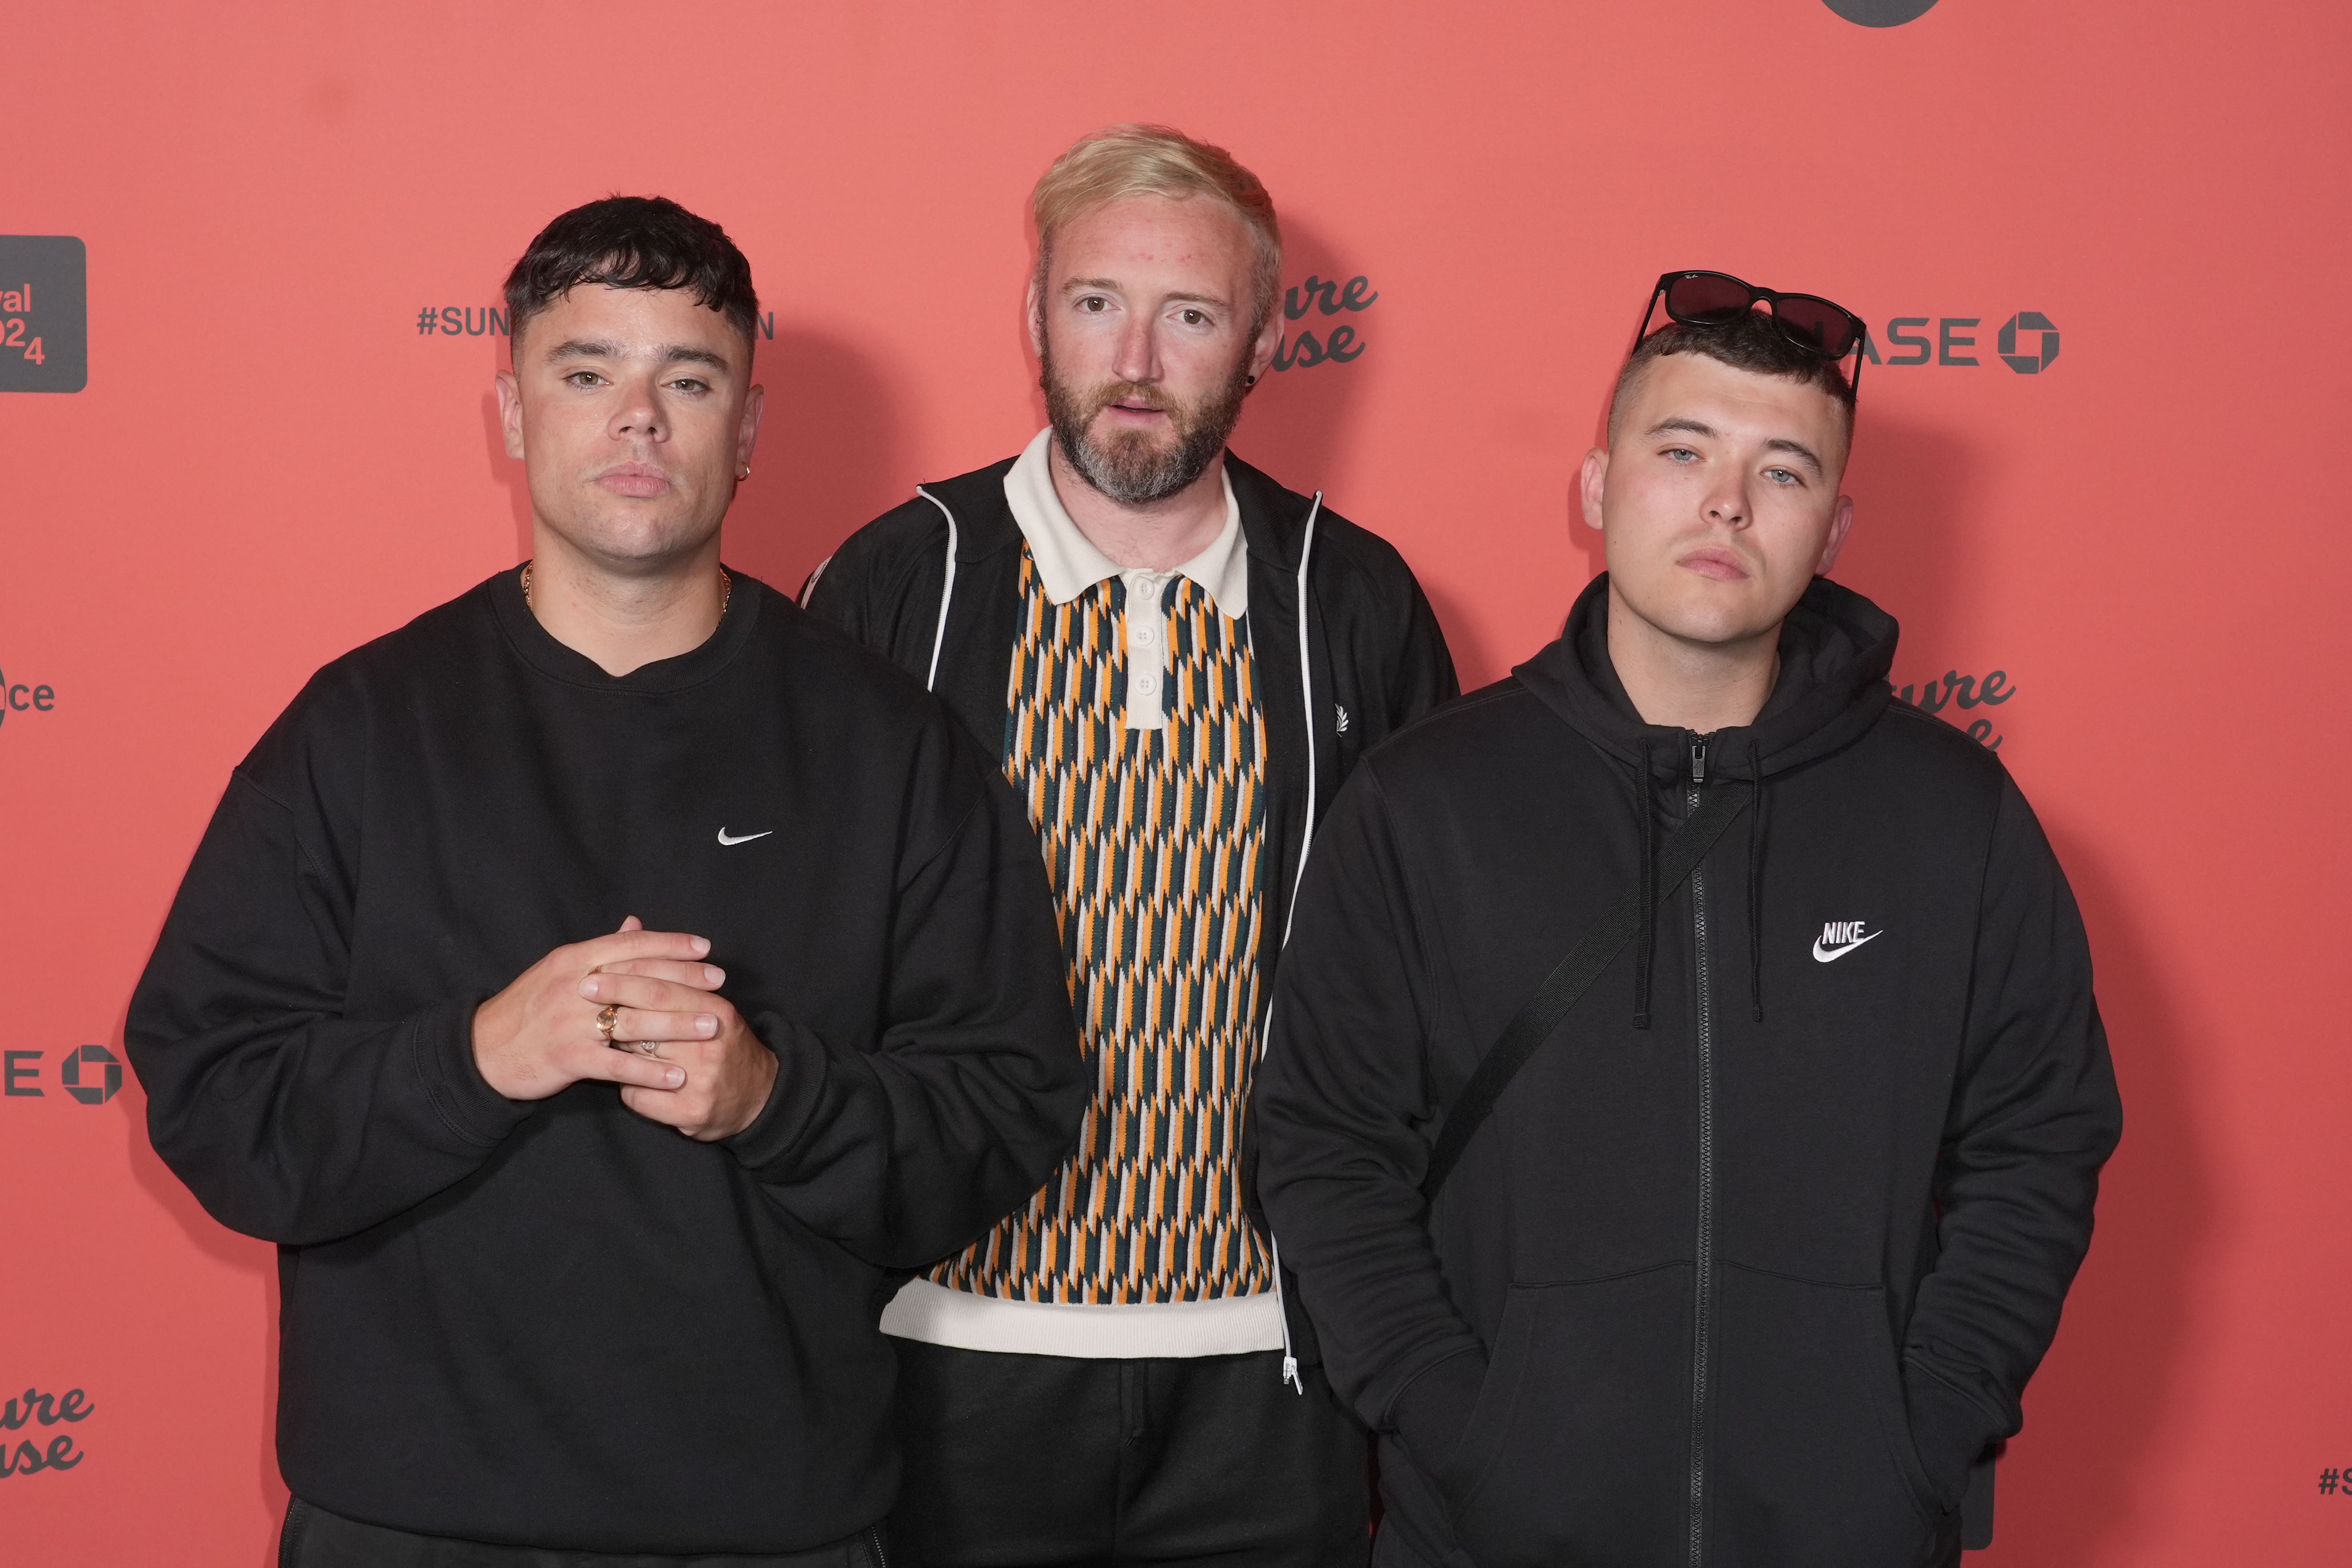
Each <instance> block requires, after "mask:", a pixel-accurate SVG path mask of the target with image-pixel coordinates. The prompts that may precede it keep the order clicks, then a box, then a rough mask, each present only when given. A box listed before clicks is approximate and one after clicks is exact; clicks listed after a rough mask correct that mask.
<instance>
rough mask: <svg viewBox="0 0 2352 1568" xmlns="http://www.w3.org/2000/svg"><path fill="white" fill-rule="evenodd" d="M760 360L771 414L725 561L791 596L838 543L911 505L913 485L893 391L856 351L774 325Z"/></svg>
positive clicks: (735, 514) (730, 520)
mask: <svg viewBox="0 0 2352 1568" xmlns="http://www.w3.org/2000/svg"><path fill="white" fill-rule="evenodd" d="M759 360H760V380H761V384H763V385H764V386H766V387H767V389H768V406H767V412H766V414H765V415H764V416H762V418H761V425H760V446H759V450H758V452H757V453H756V455H754V456H753V458H752V459H751V479H747V480H745V481H744V483H743V485H742V487H741V488H740V489H738V490H737V491H736V492H735V506H734V509H733V510H731V511H730V512H729V513H728V514H727V559H728V561H729V563H730V564H734V565H739V566H740V567H741V568H742V569H743V570H744V571H746V572H749V573H750V574H751V575H753V576H754V577H757V578H759V579H760V580H761V581H762V582H764V583H766V584H768V585H769V586H770V587H772V588H775V589H777V590H779V591H781V592H782V593H785V594H790V595H798V594H799V593H800V591H801V584H803V583H804V582H805V581H807V578H808V574H810V573H811V572H813V571H814V570H815V569H816V563H818V562H820V561H822V560H824V558H825V557H826V556H828V555H830V554H832V553H833V552H834V550H835V547H836V546H838V545H839V544H840V543H841V542H842V541H843V540H845V539H846V538H848V537H849V536H850V535H851V534H853V533H855V532H856V531H858V530H859V529H861V528H863V527H865V526H866V524H867V523H868V522H871V521H874V519H876V518H877V517H879V516H881V515H882V514H883V513H884V512H886V511H887V510H890V509H891V508H892V507H894V506H897V505H898V503H899V502H901V501H904V500H908V499H910V498H911V497H912V496H913V495H914V493H915V479H916V477H917V476H915V475H914V474H913V472H912V470H911V469H910V468H908V463H909V462H911V460H912V459H911V458H909V457H908V454H907V452H906V450H905V447H904V443H903V442H902V441H901V440H900V438H899V434H898V411H897V407H896V405H895V403H894V401H893V399H892V398H891V395H890V393H889V389H888V388H887V386H886V385H885V384H884V382H883V378H882V375H881V373H880V371H879V370H878V369H877V367H876V366H875V364H874V363H873V362H872V361H871V360H869V359H868V358H867V357H866V355H865V354H864V353H861V352H860V351H859V350H857V349H856V348H855V347H853V346H852V345H851V344H849V343H848V342H845V341H843V340H842V339H839V338H835V337H833V336H831V335H829V334H827V333H824V332H820V331H815V330H814V329H810V328H804V327H797V326H794V325H793V324H792V323H790V322H788V321H781V320H780V321H777V323H776V336H775V339H774V341H773V342H767V341H764V340H763V341H762V342H761V344H760V351H759Z"/></svg>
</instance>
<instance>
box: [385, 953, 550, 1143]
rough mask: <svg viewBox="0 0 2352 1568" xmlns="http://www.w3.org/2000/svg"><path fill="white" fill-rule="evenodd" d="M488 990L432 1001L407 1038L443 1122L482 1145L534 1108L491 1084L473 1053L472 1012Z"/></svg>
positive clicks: (500, 1135) (512, 1127) (510, 1128)
mask: <svg viewBox="0 0 2352 1568" xmlns="http://www.w3.org/2000/svg"><path fill="white" fill-rule="evenodd" d="M487 1000H488V993H487V992H485V993H483V994H479V995H475V996H468V997H467V998H465V999H464V1000H462V1001H457V1002H448V1003H444V1004H442V1005H440V1006H437V1007H429V1008H427V1009H425V1011H424V1012H422V1013H419V1014H417V1015H416V1016H415V1017H414V1018H412V1019H410V1020H409V1024H408V1039H409V1046H410V1048H411V1049H412V1050H413V1051H414V1052H415V1062H416V1073H417V1077H418V1078H419V1079H421V1080H422V1081H423V1082H424V1085H425V1098H426V1099H427V1100H430V1101H431V1102H432V1104H433V1109H434V1110H436V1112H438V1113H439V1115H440V1119H441V1122H442V1124H443V1125H444V1126H446V1127H447V1128H448V1129H449V1131H451V1132H452V1133H453V1134H455V1135H456V1137H457V1139H458V1141H459V1142H463V1143H467V1144H470V1145H472V1146H474V1147H476V1148H480V1147H482V1146H484V1145H487V1144H491V1143H496V1142H499V1140H500V1139H501V1138H504V1137H505V1136H506V1135H507V1134H508V1133H509V1132H511V1131H514V1130H515V1128H516V1127H517V1126H519V1125H520V1123H521V1121H522V1120H523V1118H525V1117H526V1116H529V1115H530V1112H531V1106H530V1102H529V1101H527V1100H509V1099H508V1098H507V1097H506V1096H505V1095H503V1094H500V1093H499V1091H498V1090H497V1089H492V1088H491V1087H490V1085H489V1080H488V1079H485V1078H483V1077H482V1068H481V1065H480V1064H479V1063H478V1062H477V1061H475V1059H474V1013H475V1010H476V1009H477V1008H478V1007H480V1006H481V1005H482V1004H483V1003H484V1002H485V1001H487Z"/></svg>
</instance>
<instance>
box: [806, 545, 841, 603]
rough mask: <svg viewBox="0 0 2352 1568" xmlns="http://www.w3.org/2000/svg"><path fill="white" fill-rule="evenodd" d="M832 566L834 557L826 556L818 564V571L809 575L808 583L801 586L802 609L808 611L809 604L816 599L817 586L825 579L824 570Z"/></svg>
mask: <svg viewBox="0 0 2352 1568" xmlns="http://www.w3.org/2000/svg"><path fill="white" fill-rule="evenodd" d="M832 564H833V557H832V556H830V555H828V556H826V557H825V558H824V560H822V561H820V562H818V563H816V570H815V571H814V572H812V573H810V574H809V578H808V581H807V582H805V583H803V584H801V608H802V609H803V610H805V609H807V608H808V602H809V601H810V600H811V599H813V598H814V597H816V585H817V584H818V583H819V582H821V581H822V580H823V579H824V569H825V568H826V567H828V566H830V565H832Z"/></svg>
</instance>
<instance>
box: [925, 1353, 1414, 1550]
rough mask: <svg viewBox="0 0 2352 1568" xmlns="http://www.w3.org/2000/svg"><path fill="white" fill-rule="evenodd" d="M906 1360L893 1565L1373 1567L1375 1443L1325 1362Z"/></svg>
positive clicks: (1276, 1357)
mask: <svg viewBox="0 0 2352 1568" xmlns="http://www.w3.org/2000/svg"><path fill="white" fill-rule="evenodd" d="M896 1343H897V1346H898V1447H899V1452H900V1454H901V1456H902V1458H903V1460H904V1463H905V1470H904V1474H903V1479H901V1481H900V1483H899V1487H898V1510H897V1511H896V1512H895V1513H893V1514H892V1515H891V1516H890V1558H891V1563H892V1568H898V1565H899V1564H909V1565H914V1568H1062V1565H1065V1564H1066V1565H1068V1568H1080V1565H1082V1564H1083V1565H1087V1568H1096V1565H1102V1568H1110V1565H1118V1568H1127V1565H1129V1564H1141V1563H1219V1564H1231V1565H1233V1568H1244V1565H1250V1564H1260V1563H1263V1564H1266V1565H1267V1568H1276V1565H1279V1568H1341V1565H1343V1564H1344V1565H1345V1568H1362V1565H1363V1564H1364V1563H1367V1562H1369V1561H1370V1518H1371V1514H1370V1495H1369V1491H1370V1489H1369V1485H1368V1480H1367V1459H1366V1443H1365V1434H1364V1430H1363V1428H1362V1427H1361V1426H1358V1425H1357V1424H1356V1420H1355V1418H1354V1416H1352V1415H1349V1413H1348V1411H1347V1410H1346V1409H1345V1408H1343V1407H1342V1406H1341V1405H1340V1404H1339V1401H1338V1399H1337V1398H1336V1397H1335V1396H1334V1395H1333V1394H1332V1393H1331V1390H1330V1387H1329V1385H1328V1384H1326V1383H1325V1382H1324V1381H1323V1377H1322V1372H1321V1369H1320V1368H1318V1367H1302V1368H1301V1369H1300V1373H1301V1376H1302V1378H1303V1381H1304V1382H1305V1383H1306V1385H1307V1391H1306V1393H1305V1394H1300V1393H1299V1392H1298V1391H1297V1389H1295V1388H1293V1387H1291V1386H1290V1385H1289V1384H1286V1383H1284V1382H1283V1381H1282V1373H1281V1367H1282V1357H1281V1355H1280V1354H1279V1353H1278V1352H1273V1351H1266V1352H1255V1353H1252V1354H1248V1355H1226V1356H1200V1357H1183V1358H1176V1357H1169V1358H1160V1359H1153V1360H1145V1361H1097V1360H1086V1359H1080V1358H1077V1357H1071V1356H1044V1355H1000V1354H994V1353H991V1352H983V1351H964V1350H950V1349H947V1348H945V1347H942V1346H939V1345H929V1344H923V1343H920V1342H917V1341H913V1340H899V1341H897V1342H896Z"/></svg>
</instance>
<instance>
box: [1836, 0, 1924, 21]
mask: <svg viewBox="0 0 2352 1568" xmlns="http://www.w3.org/2000/svg"><path fill="white" fill-rule="evenodd" d="M1828 4H1829V8H1830V9H1831V10H1832V11H1834V12H1836V13H1837V14H1838V15H1839V16H1843V17H1844V18H1845V19H1846V20H1847V21H1849V22H1858V23H1860V24H1861V25H1862V26H1865V27H1899V26H1902V25H1903V24H1904V23H1906V22H1916V21H1917V20H1918V19H1919V18H1920V17H1922V16H1926V15H1927V13H1928V12H1930V11H1932V10H1934V9H1935V8H1936V0H1828Z"/></svg>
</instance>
